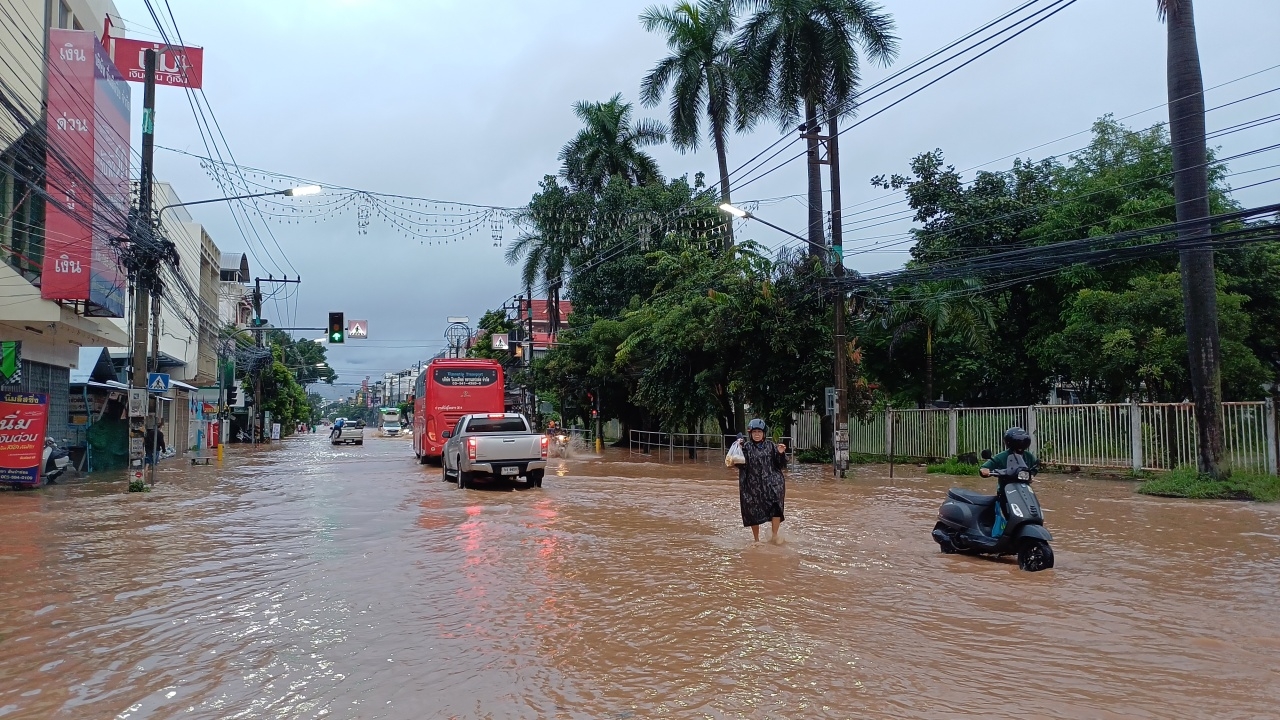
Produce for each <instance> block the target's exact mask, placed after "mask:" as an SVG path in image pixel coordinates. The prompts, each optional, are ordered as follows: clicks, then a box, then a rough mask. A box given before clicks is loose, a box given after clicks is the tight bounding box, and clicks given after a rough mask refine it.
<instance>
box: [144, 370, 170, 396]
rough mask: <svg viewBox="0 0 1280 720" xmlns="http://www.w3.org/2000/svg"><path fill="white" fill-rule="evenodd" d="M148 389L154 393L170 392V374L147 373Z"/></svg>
mask: <svg viewBox="0 0 1280 720" xmlns="http://www.w3.org/2000/svg"><path fill="white" fill-rule="evenodd" d="M147 390H149V391H151V392H153V393H162V392H169V374H168V373H147Z"/></svg>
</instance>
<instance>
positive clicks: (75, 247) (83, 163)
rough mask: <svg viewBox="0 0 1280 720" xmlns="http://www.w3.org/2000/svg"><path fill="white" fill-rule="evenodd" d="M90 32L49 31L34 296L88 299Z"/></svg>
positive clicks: (90, 234)
mask: <svg viewBox="0 0 1280 720" xmlns="http://www.w3.org/2000/svg"><path fill="white" fill-rule="evenodd" d="M95 42H96V38H95V37H94V35H93V33H91V32H87V31H84V30H63V29H58V28H54V29H51V30H50V31H49V57H48V59H47V62H48V78H49V103H48V113H47V115H48V122H47V126H48V127H47V128H46V130H47V133H48V138H49V141H48V150H47V155H48V158H47V160H46V170H45V187H46V189H47V190H48V193H49V196H50V197H51V198H52V199H53V200H54V202H51V203H48V204H47V206H46V208H45V246H44V248H45V249H44V268H43V270H42V272H41V279H40V297H42V298H44V299H46V300H88V299H89V274H90V272H91V270H92V268H93V196H94V192H93V190H94V189H93V176H94V168H93V140H94V126H95V124H96V123H94V112H93V99H94V91H93V90H94V88H93V75H94V71H93V63H94V56H95V53H94V43H95Z"/></svg>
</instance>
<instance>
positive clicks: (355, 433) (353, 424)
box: [329, 418, 364, 445]
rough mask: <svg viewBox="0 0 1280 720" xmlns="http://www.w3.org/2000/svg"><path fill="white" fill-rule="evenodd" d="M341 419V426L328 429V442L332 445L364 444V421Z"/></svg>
mask: <svg viewBox="0 0 1280 720" xmlns="http://www.w3.org/2000/svg"><path fill="white" fill-rule="evenodd" d="M340 419H341V420H342V427H336V426H335V427H334V428H333V429H332V430H330V431H329V442H330V443H331V444H333V445H364V421H363V420H347V419H346V418H340Z"/></svg>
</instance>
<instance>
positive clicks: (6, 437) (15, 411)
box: [0, 392, 49, 485]
mask: <svg viewBox="0 0 1280 720" xmlns="http://www.w3.org/2000/svg"><path fill="white" fill-rule="evenodd" d="M48 423H49V398H48V396H47V395H42V394H39V393H18V392H7V393H0V483H20V484H24V485H39V484H40V471H41V470H42V465H43V461H44V435H45V429H46V428H47V426H48Z"/></svg>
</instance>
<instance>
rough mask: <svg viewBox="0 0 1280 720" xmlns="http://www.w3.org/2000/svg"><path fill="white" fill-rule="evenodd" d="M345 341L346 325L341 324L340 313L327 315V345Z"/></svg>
mask: <svg viewBox="0 0 1280 720" xmlns="http://www.w3.org/2000/svg"><path fill="white" fill-rule="evenodd" d="M346 341H347V324H346V323H345V322H343V319H342V313H340V312H331V313H329V343H330V344H333V345H336V344H341V343H345V342H346Z"/></svg>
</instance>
